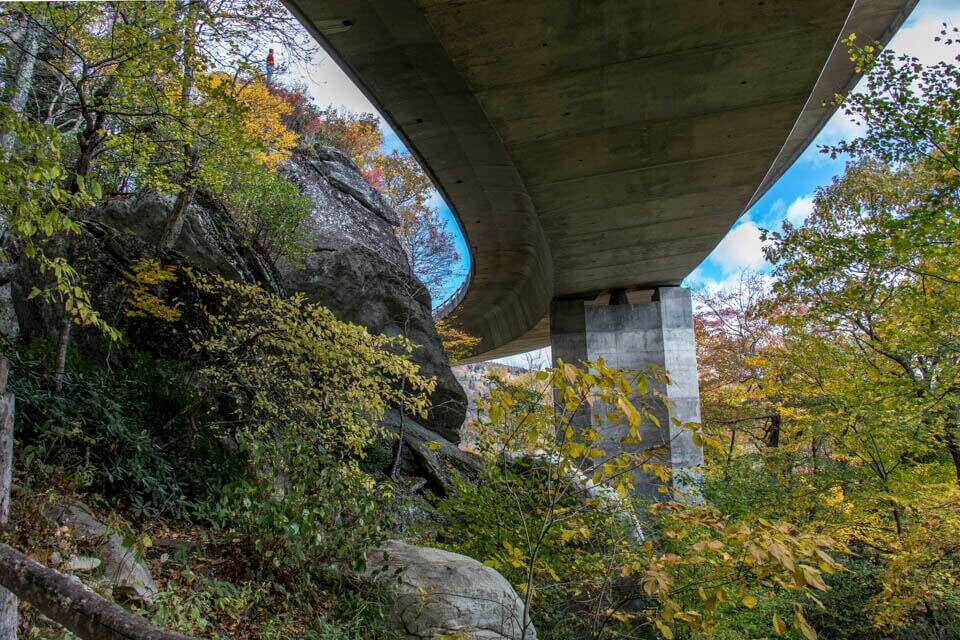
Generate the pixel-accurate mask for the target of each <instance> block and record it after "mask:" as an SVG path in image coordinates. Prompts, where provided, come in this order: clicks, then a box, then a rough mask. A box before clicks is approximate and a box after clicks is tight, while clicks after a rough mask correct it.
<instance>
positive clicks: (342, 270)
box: [280, 147, 467, 442]
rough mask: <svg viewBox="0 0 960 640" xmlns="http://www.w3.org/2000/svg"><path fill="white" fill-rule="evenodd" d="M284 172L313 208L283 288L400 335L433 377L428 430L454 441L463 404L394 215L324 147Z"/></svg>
mask: <svg viewBox="0 0 960 640" xmlns="http://www.w3.org/2000/svg"><path fill="white" fill-rule="evenodd" d="M287 172H288V175H290V177H291V178H292V179H293V180H294V181H295V182H297V184H298V185H299V186H300V189H301V191H302V192H303V193H304V194H305V195H307V196H309V197H310V198H311V199H312V200H313V201H314V203H316V204H315V206H314V208H313V212H312V215H311V218H310V220H309V230H310V238H311V247H310V252H309V254H308V255H307V257H306V259H305V260H304V264H303V265H302V266H299V267H295V266H291V265H281V266H280V273H281V278H282V282H283V285H284V287H286V289H287V290H288V291H303V292H304V293H306V294H307V296H308V297H309V298H310V299H311V300H316V301H318V302H321V303H323V304H324V305H325V306H327V307H329V308H330V309H331V310H332V311H333V312H334V313H335V314H336V315H337V317H338V318H340V319H341V320H347V321H350V322H356V323H358V324H362V325H364V326H365V327H367V328H368V329H370V331H372V332H374V333H386V334H389V335H396V334H403V335H405V336H406V337H408V338H409V339H410V340H411V341H412V342H413V343H414V344H416V345H418V346H417V348H416V350H415V352H414V359H415V360H416V361H417V362H418V363H419V364H420V367H421V371H422V372H423V373H424V374H426V375H429V376H435V377H436V378H437V389H436V391H435V392H434V394H433V397H432V398H431V409H430V414H429V417H428V419H427V426H429V427H430V428H431V429H432V430H434V431H436V432H437V433H439V434H441V435H442V436H444V437H445V438H446V439H448V440H451V441H453V442H458V441H459V439H460V437H459V429H460V426H461V425H462V424H463V420H464V416H465V414H466V407H467V398H466V395H465V394H464V392H463V389H462V388H461V387H460V383H459V382H457V379H456V377H454V375H453V372H452V371H451V370H450V364H449V362H448V361H447V356H446V353H445V352H444V350H443V347H442V345H441V344H440V340H439V338H438V337H437V333H436V330H435V328H434V325H433V317H432V315H431V304H430V294H429V292H428V291H427V289H426V287H424V286H423V284H422V283H421V282H420V281H419V280H417V278H416V277H415V276H414V275H413V273H412V271H411V269H410V263H409V260H408V259H407V255H406V253H405V252H404V250H403V247H402V246H401V245H400V242H399V241H398V240H397V237H396V235H395V233H394V227H395V225H396V224H397V222H398V218H397V214H396V213H395V212H394V211H392V210H391V209H390V208H389V207H387V206H386V205H385V204H384V202H383V200H382V199H381V198H380V196H379V195H378V194H377V193H376V192H375V191H374V190H373V189H372V188H371V187H370V186H369V185H368V184H367V183H366V182H365V181H364V180H363V178H362V177H361V176H360V173H359V171H357V169H356V167H355V166H354V165H353V163H352V162H351V161H350V160H349V159H348V158H347V157H346V156H344V155H343V154H342V153H340V152H339V151H337V150H336V149H333V148H331V147H317V148H316V150H315V152H314V153H313V154H310V155H306V154H298V155H297V156H295V157H294V158H292V159H291V160H290V161H289V162H288V164H287Z"/></svg>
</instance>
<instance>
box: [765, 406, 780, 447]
mask: <svg viewBox="0 0 960 640" xmlns="http://www.w3.org/2000/svg"><path fill="white" fill-rule="evenodd" d="M780 421H781V418H780V412H779V411H774V412H773V413H771V414H770V424H769V426H768V427H767V433H766V436H767V446H768V447H779V446H780Z"/></svg>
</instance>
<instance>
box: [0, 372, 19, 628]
mask: <svg viewBox="0 0 960 640" xmlns="http://www.w3.org/2000/svg"><path fill="white" fill-rule="evenodd" d="M9 372H10V362H9V361H8V360H7V359H6V358H3V357H0V528H2V527H5V526H6V524H7V522H8V521H9V520H10V487H11V485H12V484H13V418H14V413H15V405H14V397H13V394H12V393H9V392H7V376H8V374H9ZM17 605H18V600H17V596H15V595H14V594H12V593H11V592H9V591H7V590H6V589H3V588H0V640H16V638H17Z"/></svg>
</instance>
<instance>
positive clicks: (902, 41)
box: [290, 0, 960, 365]
mask: <svg viewBox="0 0 960 640" xmlns="http://www.w3.org/2000/svg"><path fill="white" fill-rule="evenodd" d="M944 21H946V22H947V23H948V24H950V25H951V26H953V25H954V24H960V0H920V2H919V3H918V4H917V7H916V8H915V9H914V11H913V13H912V14H911V15H910V17H909V18H908V19H907V21H906V22H905V23H904V25H903V26H902V27H901V28H900V30H899V31H898V32H897V33H896V34H895V35H894V37H893V39H892V40H891V42H890V44H889V45H888V46H889V47H891V48H893V49H895V50H896V51H898V52H900V53H909V54H911V55H915V56H917V57H919V58H920V59H921V61H923V62H925V63H927V64H930V63H935V62H937V61H939V60H942V59H944V52H945V51H946V47H943V46H941V45H939V44H937V43H935V42H934V41H933V38H934V37H935V36H936V35H937V34H938V33H939V30H940V24H941V23H942V22H944ZM290 73H291V75H294V76H297V77H298V78H299V79H300V80H301V81H304V82H305V83H306V84H307V87H308V88H309V89H310V91H311V93H312V94H313V96H314V98H315V99H316V100H317V102H318V103H319V104H321V105H327V104H334V105H340V106H344V107H346V108H348V109H350V110H353V111H365V112H374V111H375V110H374V109H373V107H372V106H371V104H370V102H369V101H368V100H367V99H366V98H365V97H364V96H363V94H362V93H361V92H360V91H359V89H357V87H356V86H354V85H353V83H352V82H351V81H350V80H349V78H347V77H346V75H344V74H343V72H342V71H340V69H339V68H338V67H337V66H336V64H335V63H334V62H333V61H332V60H331V59H330V58H329V56H327V54H326V53H323V52H321V53H319V54H318V55H317V56H316V57H315V58H314V59H313V60H312V61H311V62H310V64H309V65H306V66H301V67H299V68H294V69H292V70H291V72H290ZM381 123H382V124H381V128H382V130H383V134H384V147H385V148H386V149H387V150H393V149H400V148H402V146H403V145H402V143H401V141H400V139H399V138H398V137H397V135H396V134H395V133H394V132H393V131H392V130H391V129H390V128H389V127H388V126H387V125H386V123H385V122H383V120H382V119H381ZM856 134H857V130H856V127H855V126H854V125H853V124H852V123H851V122H850V121H849V120H848V119H846V118H845V117H844V116H843V115H842V114H840V113H837V114H835V115H834V116H833V118H831V120H830V121H829V122H828V123H827V125H826V126H825V127H824V129H823V130H822V131H821V132H820V135H819V136H817V138H816V139H815V140H814V142H813V144H811V145H810V147H808V148H807V150H806V151H805V152H804V153H803V154H802V155H801V156H800V158H799V159H798V160H797V161H796V162H795V163H794V164H793V166H792V167H791V168H790V169H788V170H787V171H786V172H785V173H784V174H783V176H781V178H780V179H779V180H778V181H777V182H776V183H775V184H774V185H773V187H772V188H771V189H770V190H769V191H767V193H766V194H764V196H763V197H762V198H760V199H759V200H758V201H757V202H756V204H754V206H753V207H751V208H750V210H749V211H747V212H746V213H745V214H744V215H743V216H741V218H740V219H739V220H738V221H737V222H736V223H735V224H734V225H733V227H732V228H731V229H730V231H729V232H728V233H727V235H726V236H725V237H724V238H723V240H722V241H721V242H720V244H719V245H718V246H717V248H716V249H714V251H713V252H712V253H711V254H710V255H709V256H708V257H707V258H706V259H705V260H704V261H703V262H702V263H701V264H700V266H699V267H697V269H696V270H695V271H694V272H693V273H691V274H690V276H688V277H687V278H686V280H684V284H685V285H686V286H688V287H691V288H693V289H696V290H705V291H711V290H714V291H715V290H718V289H722V288H724V287H726V286H729V285H730V284H732V283H735V282H736V281H737V279H738V277H739V274H740V272H741V271H743V270H744V269H758V270H761V271H764V270H767V269H769V267H770V265H768V264H766V263H765V261H764V258H763V248H762V242H761V240H760V230H761V229H762V228H766V229H775V228H777V227H779V226H780V224H781V223H782V221H783V220H785V219H789V220H790V221H791V222H794V223H796V224H799V223H801V222H802V221H803V219H804V218H805V217H806V215H807V214H809V212H810V211H811V209H812V206H813V196H814V193H815V192H816V189H817V187H819V186H822V185H826V184H828V183H829V182H830V180H831V179H832V178H833V177H834V176H836V175H838V174H840V173H841V172H842V171H843V168H844V160H843V159H842V158H838V159H836V160H831V159H830V158H829V157H827V156H825V155H823V154H821V153H820V152H819V151H818V148H819V145H823V144H831V143H835V142H837V141H839V140H842V139H850V138H852V137H855V136H856ZM435 203H436V206H437V207H438V208H439V209H440V211H441V213H442V214H443V216H444V218H445V219H446V220H447V221H448V224H449V225H450V228H451V230H453V231H454V232H455V236H456V242H457V249H458V251H459V253H460V254H461V256H463V260H464V262H463V264H462V265H461V272H462V274H463V275H465V274H466V273H467V270H468V266H469V265H468V263H467V261H468V260H469V255H468V252H467V248H466V244H465V242H464V239H463V236H462V234H461V233H460V231H459V227H458V226H457V222H456V220H455V218H454V216H453V213H452V212H451V211H450V208H449V207H448V206H447V205H446V203H445V202H443V200H442V199H441V198H440V197H439V195H438V196H437V197H436V199H435ZM459 284H460V279H459V278H458V279H455V280H452V281H451V282H450V283H449V285H448V288H447V289H448V290H447V291H446V292H445V294H449V293H450V292H452V291H453V290H455V289H456V288H457V286H458V285H459ZM443 298H444V295H441V296H438V299H437V300H435V304H439V303H440V302H442V301H443ZM538 357H539V358H540V359H543V358H544V353H543V352H542V350H541V352H540V353H539V354H538ZM503 361H505V362H509V363H512V364H518V365H525V364H526V359H525V358H524V357H523V356H514V357H513V358H506V359H504V360H503ZM545 361H549V357H548V356H547V357H546V360H545Z"/></svg>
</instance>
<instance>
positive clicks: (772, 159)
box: [286, 0, 916, 467]
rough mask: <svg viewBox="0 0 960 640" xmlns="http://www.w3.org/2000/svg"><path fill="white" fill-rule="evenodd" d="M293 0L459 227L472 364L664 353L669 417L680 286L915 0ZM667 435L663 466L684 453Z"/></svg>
mask: <svg viewBox="0 0 960 640" xmlns="http://www.w3.org/2000/svg"><path fill="white" fill-rule="evenodd" d="M286 1H287V4H288V6H289V7H290V9H291V10H292V11H293V12H294V13H295V15H297V17H298V18H299V19H300V21H301V22H302V23H303V24H304V25H305V26H306V28H307V29H308V30H310V31H311V32H312V34H313V35H314V36H315V37H316V38H317V40H318V41H319V42H320V43H321V45H322V46H323V47H324V48H326V50H327V51H328V52H329V53H330V54H331V55H332V56H333V58H334V59H335V60H336V61H337V62H338V64H339V65H340V66H341V67H342V68H343V69H344V70H345V71H346V72H347V73H348V74H349V75H350V76H351V77H352V78H353V80H354V81H355V82H356V83H357V84H358V85H359V86H360V88H361V89H362V90H363V91H364V92H365V93H366V95H367V96H368V97H369V98H370V100H371V102H372V103H373V104H374V105H376V106H377V108H378V109H379V110H380V111H381V113H382V114H383V115H384V116H385V117H386V118H387V119H388V120H389V121H390V122H391V124H392V125H393V127H394V128H395V130H396V131H397V133H398V134H399V135H400V136H401V137H402V138H403V139H404V141H405V142H406V144H407V145H408V147H409V148H410V150H411V151H412V152H413V153H414V154H415V155H416V156H417V157H418V159H419V160H420V162H421V164H422V165H423V167H424V168H425V169H426V170H427V172H428V173H429V174H430V175H431V177H432V178H433V181H434V184H435V185H436V186H437V187H438V188H439V189H440V191H441V192H442V193H443V195H444V197H445V199H446V201H447V202H448V203H449V205H450V206H451V208H452V209H453V211H454V212H455V214H456V216H457V218H458V220H459V221H460V226H461V228H462V230H463V232H464V234H465V236H466V240H467V243H468V245H469V248H470V254H471V260H472V269H471V273H470V276H469V281H468V283H467V286H466V287H464V288H463V292H462V296H461V297H460V298H459V299H457V300H455V301H454V302H455V305H452V306H455V307H456V309H455V313H456V316H457V318H458V319H459V322H460V323H461V324H462V325H463V327H464V328H465V329H466V330H467V331H469V332H470V333H472V334H473V335H476V336H478V337H480V338H481V343H480V346H479V348H478V350H477V353H476V355H475V357H474V360H485V359H489V358H494V357H499V356H505V355H509V354H513V353H519V352H523V351H527V350H530V349H535V348H538V347H543V346H546V345H548V344H552V345H553V350H554V355H555V356H559V357H563V358H564V359H566V360H570V361H576V360H577V359H583V358H595V357H597V356H598V355H603V356H604V357H605V358H606V359H607V361H608V362H610V363H611V364H614V365H618V366H623V367H630V366H642V365H646V364H650V363H658V364H661V365H664V366H666V367H667V368H668V369H669V370H670V372H671V378H672V380H673V382H672V384H671V385H670V386H669V388H667V389H666V391H667V395H668V396H670V398H671V401H672V403H673V404H672V406H673V409H671V415H673V416H674V417H677V418H679V419H681V420H683V421H696V420H699V408H698V405H699V403H698V400H699V397H698V391H697V382H696V356H695V352H694V342H693V328H692V319H691V312H690V296H689V292H687V291H686V290H683V289H679V288H678V287H677V285H679V284H680V282H681V281H682V280H683V278H684V277H686V276H687V275H688V274H689V273H690V272H691V271H692V270H693V269H694V268H696V266H697V265H698V264H699V263H700V262H701V261H702V260H703V259H704V258H705V257H706V256H707V254H709V253H710V251H711V250H712V249H713V248H714V247H715V246H716V245H717V243H718V242H719V241H720V240H721V238H722V237H723V236H724V234H725V233H726V232H727V231H728V230H729V228H730V226H731V225H732V224H733V222H734V221H735V220H736V219H737V218H738V217H739V216H740V215H741V214H742V213H743V212H744V211H745V210H746V209H747V208H749V207H750V205H751V204H752V203H754V202H755V201H756V200H757V199H758V198H759V197H760V196H761V195H762V194H763V193H764V192H765V191H766V190H767V189H768V188H769V187H770V186H771V185H772V184H773V183H774V182H775V181H776V180H777V178H778V177H780V175H782V174H783V172H784V171H785V170H786V169H787V168H788V167H789V166H790V165H791V164H792V163H793V161H794V160H796V158H797V157H798V156H799V154H800V153H801V152H802V151H803V150H804V149H805V148H806V147H807V145H808V144H809V143H810V141H811V140H812V139H813V138H814V136H815V135H816V134H817V133H818V132H819V130H820V129H821V127H822V126H823V125H824V124H825V123H826V121H827V119H828V118H829V117H830V115H831V114H832V111H833V109H832V107H831V106H830V101H831V98H832V97H833V96H834V95H835V94H837V93H844V92H846V91H847V90H849V89H850V88H851V87H852V85H853V83H854V82H855V81H856V80H857V77H856V76H855V74H854V71H853V69H852V65H851V63H850V61H849V59H848V57H847V55H846V50H845V47H844V46H843V45H840V44H838V40H839V38H840V37H842V36H846V35H847V34H849V33H851V32H852V33H856V34H857V36H858V40H859V41H861V42H867V41H873V40H879V41H886V40H887V39H888V38H889V37H890V36H891V35H892V34H893V32H895V31H896V29H897V28H898V27H899V26H900V24H901V23H902V22H903V20H904V19H905V18H906V16H907V15H908V14H909V12H910V10H911V9H912V8H913V6H914V4H915V2H916V0H856V1H854V0H286ZM608 303H609V304H608ZM618 303H619V304H618ZM667 423H669V421H668V422H667ZM668 435H669V434H668ZM675 436H676V434H673V435H672V436H670V437H669V439H668V440H667V441H666V442H667V444H670V443H674V444H673V446H672V447H671V449H672V453H671V457H672V459H673V463H674V466H675V467H687V466H690V465H693V464H695V463H696V462H697V460H696V458H697V454H696V452H693V453H691V451H690V447H689V446H687V445H688V443H682V442H680V441H679V440H677V438H676V437H675ZM659 437H663V436H662V434H661V436H659Z"/></svg>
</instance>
